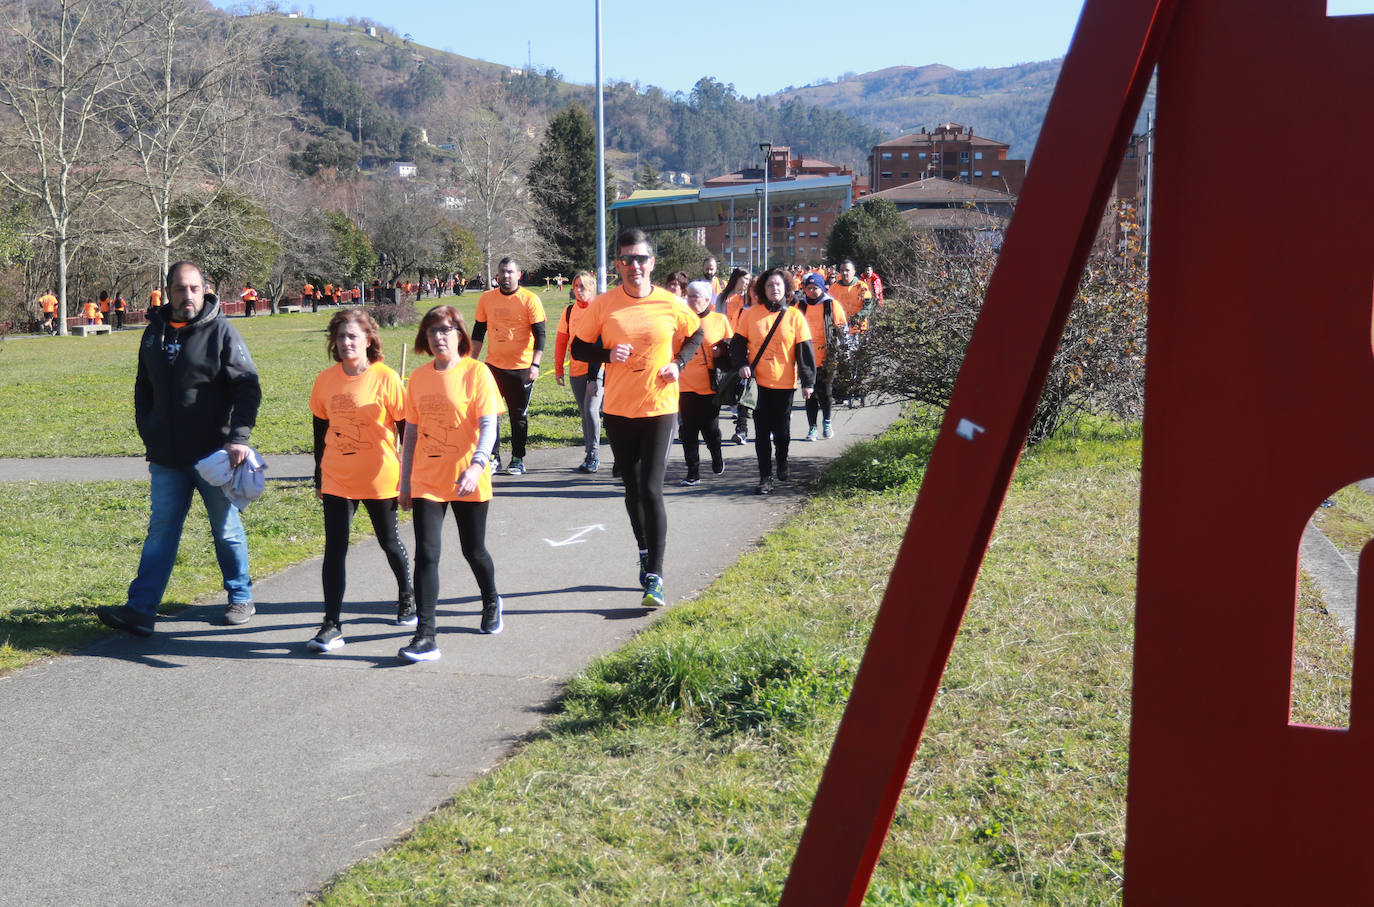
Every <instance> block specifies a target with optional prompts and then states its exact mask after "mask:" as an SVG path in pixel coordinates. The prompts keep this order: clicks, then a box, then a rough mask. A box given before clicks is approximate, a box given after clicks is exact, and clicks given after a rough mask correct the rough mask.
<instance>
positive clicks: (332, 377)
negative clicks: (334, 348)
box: [310, 362, 406, 501]
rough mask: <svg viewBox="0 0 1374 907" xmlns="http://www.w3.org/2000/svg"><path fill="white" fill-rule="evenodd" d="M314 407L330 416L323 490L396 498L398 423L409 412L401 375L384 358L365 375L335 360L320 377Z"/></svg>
mask: <svg viewBox="0 0 1374 907" xmlns="http://www.w3.org/2000/svg"><path fill="white" fill-rule="evenodd" d="M310 411H311V412H312V413H314V414H315V415H316V416H317V417H319V418H321V419H328V420H329V433H328V435H327V436H326V437H325V442H324V457H323V458H322V459H321V460H320V476H321V483H320V490H321V491H323V492H324V493H325V494H332V495H335V496H336V497H341V498H348V499H350V500H354V501H363V500H386V499H388V498H394V497H396V494H397V489H398V488H399V487H400V482H401V459H400V457H399V456H398V455H397V452H396V423H397V422H399V421H401V420H402V419H404V418H405V416H406V394H405V388H404V387H403V386H402V384H401V378H400V376H399V375H397V374H396V373H395V372H394V371H392V369H391V367H390V366H387V365H383V364H382V363H380V362H373V363H372V364H371V365H369V366H368V367H367V371H365V372H363V373H362V374H361V375H349V374H346V373H345V372H344V369H343V365H342V364H337V363H336V364H335V365H332V366H330V367H329V368H327V369H325V370H324V371H322V372H320V374H319V376H318V377H316V378H315V386H314V388H313V389H312V390H311V391H310Z"/></svg>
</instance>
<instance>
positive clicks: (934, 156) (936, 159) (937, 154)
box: [930, 151, 940, 164]
mask: <svg viewBox="0 0 1374 907" xmlns="http://www.w3.org/2000/svg"><path fill="white" fill-rule="evenodd" d="M930 159H931V160H932V161H934V162H935V163H937V164H938V163H940V152H938V151H936V152H933V153H932V154H931V155H930Z"/></svg>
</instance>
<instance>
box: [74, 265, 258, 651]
mask: <svg viewBox="0 0 1374 907" xmlns="http://www.w3.org/2000/svg"><path fill="white" fill-rule="evenodd" d="M166 300H167V302H166V303H165V304H164V305H162V306H160V307H159V308H157V309H155V310H153V311H152V312H151V313H150V315H149V318H148V326H147V328H145V329H144V331H143V340H142V342H141V343H140V345H139V353H138V376H137V378H136V379H135V381H134V419H135V421H136V422H137V424H138V433H139V435H140V436H141V437H142V439H143V444H144V447H145V448H146V450H147V459H148V472H149V475H150V478H151V480H152V494H151V502H152V507H151V513H150V515H149V517H148V535H147V537H146V538H145V539H144V541H143V555H142V557H141V558H140V559H139V564H138V575H137V576H136V577H134V581H133V582H132V583H130V584H129V595H128V602H127V603H126V604H124V605H121V606H120V607H118V608H112V607H100V608H97V609H96V616H97V617H98V618H99V619H100V622H101V623H103V624H105V625H106V626H109V627H114V628H115V629H116V630H126V631H128V632H130V633H133V634H134V635H136V636H150V635H152V632H153V621H154V620H155V619H156V618H157V608H158V605H159V604H161V603H162V594H163V593H164V592H165V591H166V589H167V582H168V580H170V579H171V576H172V564H173V563H174V562H175V561H176V555H177V547H178V546H179V545H180V543H181V528H182V524H183V523H184V522H185V521H186V513H187V511H188V510H189V509H190V506H191V493H192V491H193V490H194V491H199V492H200V496H201V500H202V501H204V502H205V510H206V512H207V514H208V515H209V518H210V532H211V535H212V536H213V538H214V542H215V556H216V558H217V559H218V561H219V566H220V572H221V573H222V574H223V576H224V589H225V591H226V592H228V593H229V605H228V607H227V608H226V610H225V615H224V618H225V621H226V622H228V623H230V624H242V623H247V622H248V620H249V618H251V617H252V616H253V613H254V608H253V582H252V580H251V579H250V578H249V575H248V540H247V537H246V536H245V534H244V531H243V523H242V521H240V519H239V511H238V508H237V507H235V506H234V505H233V504H232V503H231V502H230V501H229V499H228V498H227V497H226V496H225V494H224V491H223V490H222V489H221V488H220V487H218V486H216V485H211V484H210V483H208V482H207V481H206V480H205V479H203V478H202V477H201V476H200V474H199V473H198V472H196V468H195V467H196V463H197V462H198V461H200V460H201V459H203V458H204V457H206V456H208V455H209V454H212V453H214V452H215V451H216V450H217V449H219V448H223V449H224V450H225V452H226V453H228V455H229V463H230V465H231V466H237V465H238V464H239V463H241V462H242V461H243V459H244V458H245V457H246V456H247V455H248V451H249V448H248V435H249V433H250V432H251V431H252V429H253V424H254V422H255V421H256V420H257V415H258V404H259V403H260V402H261V401H262V390H261V388H260V387H259V386H258V371H257V367H256V366H254V365H253V359H252V357H251V356H249V355H248V349H247V347H245V346H244V345H243V338H242V337H240V336H239V333H238V331H236V330H235V329H234V328H233V326H232V325H230V324H229V321H228V319H227V318H225V317H224V315H223V313H222V312H221V311H220V307H219V301H218V300H217V299H216V298H215V296H214V294H213V293H206V292H205V286H204V279H203V278H202V277H201V273H200V269H199V268H198V267H196V266H195V265H194V264H192V263H190V262H187V261H181V262H177V263H176V264H174V265H172V267H171V269H170V270H169V271H168V272H167V295H166Z"/></svg>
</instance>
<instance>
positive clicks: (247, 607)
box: [224, 602, 258, 627]
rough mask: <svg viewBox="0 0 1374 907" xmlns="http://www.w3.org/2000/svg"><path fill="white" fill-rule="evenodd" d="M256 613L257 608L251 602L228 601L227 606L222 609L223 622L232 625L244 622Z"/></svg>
mask: <svg viewBox="0 0 1374 907" xmlns="http://www.w3.org/2000/svg"><path fill="white" fill-rule="evenodd" d="M257 613H258V609H257V608H254V607H253V603H252V602H230V603H229V607H227V608H225V609H224V622H225V623H226V624H231V625H233V626H236V627H237V626H238V625H240V624H246V623H248V621H249V620H250V619H251V618H252V617H253V615H254V614H257Z"/></svg>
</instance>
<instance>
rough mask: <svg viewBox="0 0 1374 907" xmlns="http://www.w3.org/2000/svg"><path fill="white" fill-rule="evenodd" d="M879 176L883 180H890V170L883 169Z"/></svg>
mask: <svg viewBox="0 0 1374 907" xmlns="http://www.w3.org/2000/svg"><path fill="white" fill-rule="evenodd" d="M879 176H881V177H882V178H883V179H885V180H890V179H892V171H891V170H884V171H883V172H882V173H881V174H879Z"/></svg>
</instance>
